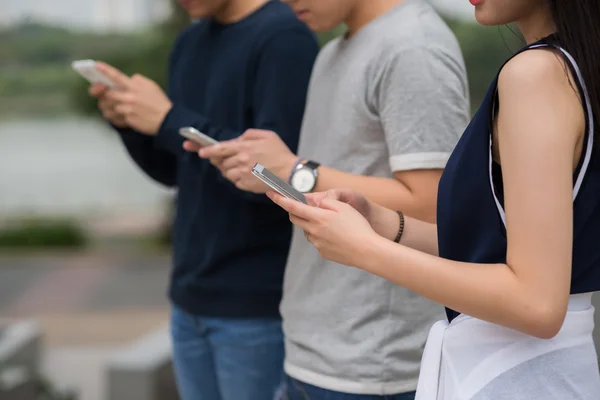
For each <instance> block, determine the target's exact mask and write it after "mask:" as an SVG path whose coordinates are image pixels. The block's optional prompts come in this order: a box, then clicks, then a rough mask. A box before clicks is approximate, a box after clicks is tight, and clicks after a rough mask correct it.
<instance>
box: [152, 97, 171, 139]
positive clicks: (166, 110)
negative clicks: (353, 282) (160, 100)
mask: <svg viewBox="0 0 600 400" xmlns="http://www.w3.org/2000/svg"><path fill="white" fill-rule="evenodd" d="M171 109H173V103H171V102H169V103H168V105H166V106H165V107H164V108H163V110H162V112H161V113H160V114H161V118H160V120H159V121H158V124H157V125H156V129H155V130H154V131H153V132H152V133H151V135H152V136H158V133H159V132H160V129H161V128H162V127H163V125H164V123H165V120H166V119H167V116H168V115H169V113H170V112H171Z"/></svg>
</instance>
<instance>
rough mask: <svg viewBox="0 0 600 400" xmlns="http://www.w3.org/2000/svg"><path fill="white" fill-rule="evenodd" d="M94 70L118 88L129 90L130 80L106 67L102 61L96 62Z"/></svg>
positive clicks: (113, 69)
mask: <svg viewBox="0 0 600 400" xmlns="http://www.w3.org/2000/svg"><path fill="white" fill-rule="evenodd" d="M96 68H97V69H98V71H100V72H102V73H103V74H104V75H106V77H107V78H108V79H110V80H111V81H113V82H114V83H115V84H116V85H117V86H118V87H120V88H123V89H129V87H130V86H131V78H129V77H128V76H127V75H125V74H124V73H123V72H121V71H119V70H118V69H116V68H115V67H113V66H112V65H108V64H107V63H104V62H102V61H97V62H96Z"/></svg>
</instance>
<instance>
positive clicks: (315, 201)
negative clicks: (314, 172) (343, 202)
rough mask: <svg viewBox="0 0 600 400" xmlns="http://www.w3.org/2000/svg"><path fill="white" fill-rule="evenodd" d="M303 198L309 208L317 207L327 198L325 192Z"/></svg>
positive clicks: (309, 194)
mask: <svg viewBox="0 0 600 400" xmlns="http://www.w3.org/2000/svg"><path fill="white" fill-rule="evenodd" d="M304 196H305V197H306V200H307V202H308V205H309V206H312V207H319V204H320V203H321V201H322V200H323V199H324V198H325V197H326V196H327V192H318V193H307V194H305V195H304Z"/></svg>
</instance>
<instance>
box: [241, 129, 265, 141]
mask: <svg viewBox="0 0 600 400" xmlns="http://www.w3.org/2000/svg"><path fill="white" fill-rule="evenodd" d="M271 134H273V132H271V131H266V130H263V129H248V130H247V131H246V132H244V134H243V135H242V138H243V139H244V140H257V139H264V138H265V137H267V136H269V135H271Z"/></svg>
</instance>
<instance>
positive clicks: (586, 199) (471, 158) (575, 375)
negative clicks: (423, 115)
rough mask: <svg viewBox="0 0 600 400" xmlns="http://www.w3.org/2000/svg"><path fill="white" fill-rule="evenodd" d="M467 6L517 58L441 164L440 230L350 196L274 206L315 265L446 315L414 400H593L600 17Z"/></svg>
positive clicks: (477, 2) (592, 11) (560, 5)
mask: <svg viewBox="0 0 600 400" xmlns="http://www.w3.org/2000/svg"><path fill="white" fill-rule="evenodd" d="M471 2H472V3H473V4H474V6H475V15H476V18H477V20H478V21H479V22H480V23H481V24H484V25H502V24H507V23H511V22H515V23H516V24H517V25H518V27H519V29H520V30H521V32H522V34H523V36H524V38H525V40H526V41H527V45H526V46H525V47H524V48H523V49H522V50H521V51H519V52H518V53H517V54H516V55H515V56H514V57H512V58H511V59H510V60H509V61H508V62H507V63H506V64H505V65H504V66H503V68H502V69H501V71H500V72H499V74H498V76H497V78H496V79H494V81H493V82H492V84H491V87H490V89H489V91H488V93H487V95H486V97H485V99H484V101H483V104H482V105H481V107H480V109H479V111H478V112H477V114H476V115H475V117H474V118H473V121H472V122H471V124H470V125H469V127H468V128H467V130H466V131H465V133H464V135H463V136H462V138H461V140H460V142H459V143H458V145H457V147H456V149H455V150H454V152H453V154H452V156H451V158H450V160H449V161H448V164H447V166H446V169H445V171H444V174H443V176H442V179H441V181H440V186H439V195H438V212H437V224H428V223H425V222H421V221H418V220H416V219H414V218H411V217H410V216H405V215H404V214H403V213H402V212H401V211H392V210H387V209H385V208H383V207H381V206H378V205H376V204H374V203H371V202H369V201H367V200H366V199H365V197H363V196H362V195H361V194H358V193H355V192H352V191H348V190H334V191H330V192H327V193H315V194H312V195H309V196H308V199H309V203H310V205H311V206H306V205H303V204H300V203H298V202H294V201H291V200H288V199H285V198H283V197H281V196H279V195H277V194H275V193H270V194H269V196H270V197H271V198H272V199H273V200H274V201H275V202H276V203H277V204H279V205H280V206H281V207H283V208H284V209H286V210H287V211H288V212H289V213H290V214H291V220H292V222H294V224H296V225H297V226H298V227H300V228H301V229H302V230H304V232H305V235H306V237H307V239H308V240H310V241H311V242H312V243H313V244H314V245H315V247H316V249H317V250H318V251H319V252H320V253H321V255H322V256H323V257H325V258H327V259H330V260H333V261H336V262H338V263H340V264H345V265H349V266H353V267H356V268H361V269H364V270H367V271H369V272H371V273H373V274H376V275H379V276H381V277H384V278H387V279H390V280H392V281H394V282H396V283H398V284H399V285H403V286H405V287H406V288H408V289H410V290H413V291H415V292H417V293H419V294H421V295H423V296H425V297H428V298H430V299H432V300H435V301H437V302H439V303H441V304H444V305H446V306H447V307H448V309H447V315H448V320H447V321H440V322H438V323H437V324H436V325H434V327H433V328H432V330H431V333H430V336H429V341H428V344H427V347H426V349H425V355H424V357H423V363H422V367H421V376H420V381H419V387H418V391H417V398H418V399H419V400H434V399H435V400H449V399H453V400H454V399H460V400H467V399H469V400H484V399H485V400H504V399H506V400H508V399H510V400H525V399H527V400H532V399H533V400H535V399H544V400H545V399H581V400H592V399H594V400H597V399H598V398H600V376H599V373H598V361H597V355H596V350H595V348H594V343H593V340H592V331H593V326H594V320H593V318H594V308H593V307H592V305H591V295H592V292H595V291H598V290H600V244H599V239H600V153H599V151H600V148H598V143H599V142H600V137H599V136H598V135H599V131H600V24H598V21H600V2H598V1H597V0H574V1H567V0H471ZM430 117H431V118H435V117H436V116H435V115H431V116H430ZM395 242H396V243H395ZM398 242H399V245H398V244H397V243H398ZM349 295H351V294H349Z"/></svg>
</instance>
